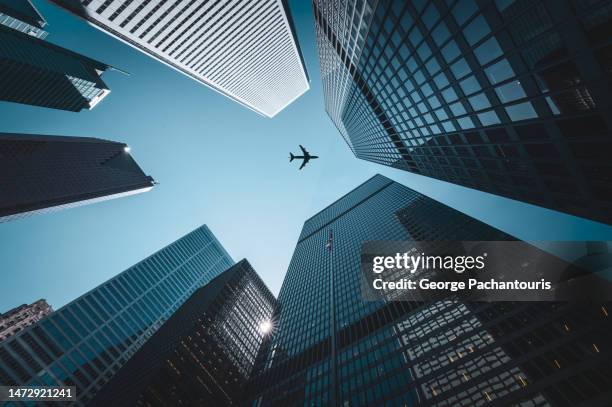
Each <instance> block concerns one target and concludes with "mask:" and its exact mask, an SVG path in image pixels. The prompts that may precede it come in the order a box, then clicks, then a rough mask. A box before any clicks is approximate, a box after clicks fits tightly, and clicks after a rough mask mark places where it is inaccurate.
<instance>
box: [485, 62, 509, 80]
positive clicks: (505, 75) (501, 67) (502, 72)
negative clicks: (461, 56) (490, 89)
mask: <svg viewBox="0 0 612 407" xmlns="http://www.w3.org/2000/svg"><path fill="white" fill-rule="evenodd" d="M485 72H486V74H487V77H488V78H489V81H490V82H491V85H495V84H497V83H499V82H502V81H505V80H506V79H509V78H512V77H513V76H514V75H515V74H514V71H513V70H512V67H511V66H510V63H508V60H506V59H502V60H501V61H499V62H497V63H495V64H493V65H491V66H490V67H488V68H487V69H485Z"/></svg>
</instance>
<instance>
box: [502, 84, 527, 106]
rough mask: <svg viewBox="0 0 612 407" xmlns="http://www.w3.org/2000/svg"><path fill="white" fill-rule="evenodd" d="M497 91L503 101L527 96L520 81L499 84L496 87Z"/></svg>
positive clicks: (506, 101)
mask: <svg viewBox="0 0 612 407" xmlns="http://www.w3.org/2000/svg"><path fill="white" fill-rule="evenodd" d="M495 93H497V96H498V97H499V100H501V102H502V103H508V102H512V101H514V100H517V99H521V98H524V97H526V96H527V95H526V94H525V91H524V90H523V87H522V86H521V83H520V82H519V81H512V82H508V83H507V84H505V85H502V86H498V87H497V88H495Z"/></svg>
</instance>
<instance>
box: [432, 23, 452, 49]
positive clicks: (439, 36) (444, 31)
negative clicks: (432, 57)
mask: <svg viewBox="0 0 612 407" xmlns="http://www.w3.org/2000/svg"><path fill="white" fill-rule="evenodd" d="M450 36H451V34H450V31H448V28H447V27H446V24H444V22H441V23H440V24H438V26H437V27H436V29H435V30H433V31H432V33H431V37H432V38H433V40H434V42H435V43H436V44H437V45H438V46H441V45H442V44H444V43H445V42H446V40H447V39H449V38H450Z"/></svg>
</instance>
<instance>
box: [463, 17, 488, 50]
mask: <svg viewBox="0 0 612 407" xmlns="http://www.w3.org/2000/svg"><path fill="white" fill-rule="evenodd" d="M490 32H491V28H490V27H489V24H487V21H486V20H485V18H484V16H478V17H476V18H475V19H474V20H473V21H472V22H471V23H470V24H469V25H468V26H467V27H465V28H464V29H463V36H464V37H465V39H466V40H467V42H468V44H470V45H474V44H476V43H477V42H478V41H480V40H481V39H483V38H484V37H485V36H486V35H488V34H489V33H490Z"/></svg>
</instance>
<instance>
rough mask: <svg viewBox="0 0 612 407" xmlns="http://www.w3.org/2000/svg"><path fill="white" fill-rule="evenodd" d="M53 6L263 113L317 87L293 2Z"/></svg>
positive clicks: (111, 0) (125, 1)
mask: <svg viewBox="0 0 612 407" xmlns="http://www.w3.org/2000/svg"><path fill="white" fill-rule="evenodd" d="M52 1H53V3H55V4H57V5H59V6H61V7H64V8H65V9H67V10H69V11H71V12H73V13H74V14H76V15H78V16H79V17H82V18H84V19H86V20H87V21H89V22H90V23H91V24H93V25H94V26H96V27H98V28H100V29H101V30H103V31H105V32H106V33H108V34H110V35H112V36H114V37H116V38H118V39H120V40H121V41H124V42H125V43H127V44H129V45H131V46H133V47H134V48H136V49H138V50H139V51H142V52H144V53H145V54H147V55H149V56H151V57H153V58H155V59H157V60H158V61H160V62H163V63H164V64H166V65H168V66H170V67H172V68H174V69H176V70H177V71H179V72H181V73H183V74H185V75H187V76H189V77H190V78H192V79H195V80H196V81H198V82H200V83H203V84H205V85H207V86H209V87H210V88H212V89H214V90H216V91H217V92H220V93H221V94H223V95H225V96H227V97H229V98H230V99H232V100H234V101H236V102H238V103H240V104H242V105H244V106H246V107H248V108H250V109H252V110H254V111H256V112H258V113H259V114H261V115H264V116H267V117H272V116H274V115H276V114H277V113H278V112H280V111H281V110H283V109H284V108H285V107H286V106H287V105H289V104H290V103H291V102H293V101H294V100H295V99H297V98H298V97H299V96H300V95H302V94H303V93H304V92H306V91H307V90H308V89H309V84H308V76H307V74H306V68H305V66H304V61H303V59H302V54H301V51H300V48H299V45H298V42H297V37H296V35H295V29H294V27H293V22H292V19H291V14H290V12H289V7H288V5H287V3H286V1H285V0H263V1H258V0H249V1H242V2H215V1H193V0H176V1H172V2H169V1H164V0H153V1H148V0H137V1H133V0H106V1H102V0H52Z"/></svg>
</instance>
